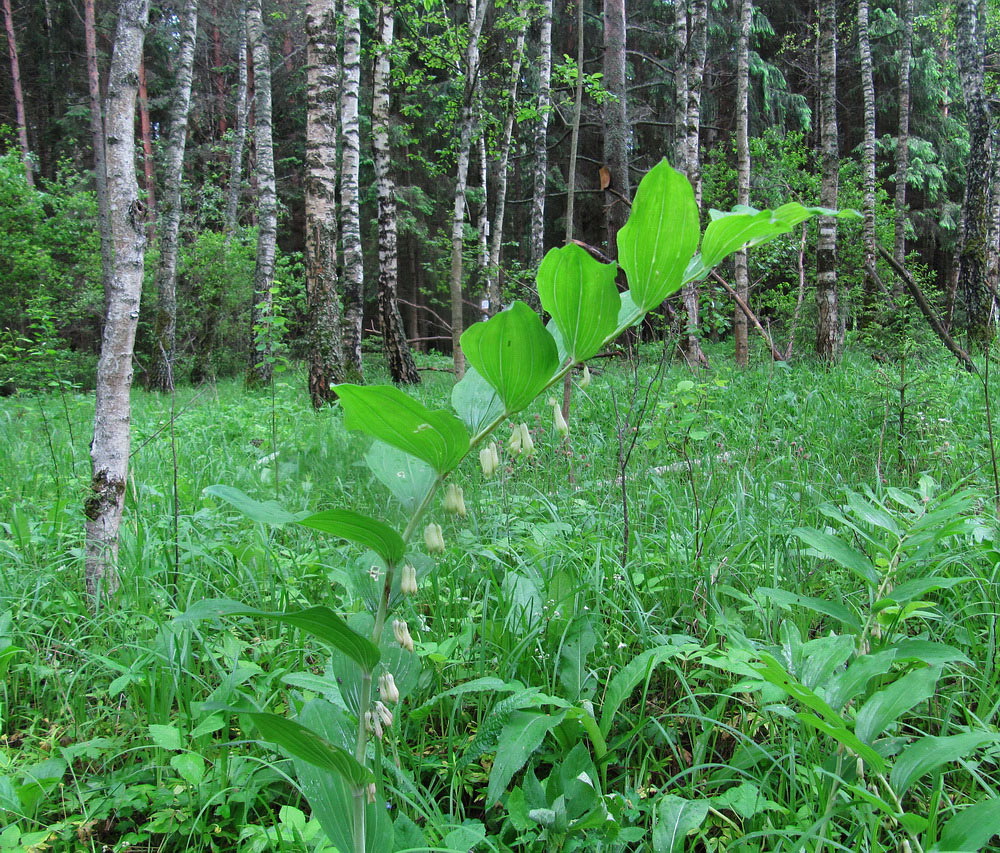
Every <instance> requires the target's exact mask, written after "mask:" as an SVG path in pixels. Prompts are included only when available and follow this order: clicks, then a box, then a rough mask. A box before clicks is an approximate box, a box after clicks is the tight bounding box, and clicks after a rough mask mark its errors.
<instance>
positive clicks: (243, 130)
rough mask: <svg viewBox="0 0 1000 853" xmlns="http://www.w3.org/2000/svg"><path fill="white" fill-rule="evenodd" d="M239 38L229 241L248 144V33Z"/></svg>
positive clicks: (228, 198) (243, 13)
mask: <svg viewBox="0 0 1000 853" xmlns="http://www.w3.org/2000/svg"><path fill="white" fill-rule="evenodd" d="M239 14H240V20H244V21H245V20H246V7H245V3H243V4H241V5H240V13H239ZM240 29H241V32H242V34H243V35H242V38H241V39H240V52H239V63H240V67H239V82H238V83H237V84H236V127H235V128H234V129H233V138H232V142H231V146H232V147H231V148H230V151H229V187H228V191H227V193H226V220H225V225H224V228H225V231H226V239H227V240H231V239H232V238H233V235H234V234H235V233H236V226H237V224H238V222H239V210H240V190H241V188H242V186H243V149H244V148H245V147H246V141H247V113H248V111H249V104H248V100H247V91H248V89H249V80H248V79H247V78H248V77H249V68H248V66H249V64H250V57H249V55H248V53H247V51H248V46H247V30H246V27H241V28H240Z"/></svg>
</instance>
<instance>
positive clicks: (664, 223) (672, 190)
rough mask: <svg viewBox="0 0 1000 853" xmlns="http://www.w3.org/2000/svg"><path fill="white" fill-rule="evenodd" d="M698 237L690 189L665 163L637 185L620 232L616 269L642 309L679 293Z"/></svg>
mask: <svg viewBox="0 0 1000 853" xmlns="http://www.w3.org/2000/svg"><path fill="white" fill-rule="evenodd" d="M699 231H700V227H699V224H698V205H697V204H696V203H695V200H694V190H693V189H692V188H691V183H690V182H689V181H688V179H687V178H686V177H685V176H684V175H682V174H681V173H680V172H678V171H676V170H675V169H672V168H671V167H670V164H669V163H667V161H666V160H661V161H660V162H659V163H658V164H657V165H656V166H654V167H653V168H652V169H650V170H649V172H647V173H646V176H645V177H644V178H643V179H642V181H641V182H640V183H639V187H638V189H637V190H636V192H635V200H634V201H633V202H632V212H631V214H630V215H629V218H628V222H626V223H625V225H624V226H623V227H622V229H621V230H620V231H619V232H618V263H619V265H620V266H621V268H622V269H623V270H625V273H626V275H627V276H628V283H629V288H630V290H631V296H632V300H633V301H634V302H635V304H636V306H637V307H638V308H639V309H641V310H642V311H649V310H651V309H652V308H655V307H656V306H658V305H659V304H660V303H661V302H662V301H663V300H664V299H666V298H667V297H668V296H670V294H672V293H676V292H677V291H678V290H680V288H681V285H682V284H683V283H684V272H685V270H686V269H687V266H688V264H689V263H690V261H691V256H692V255H693V254H694V252H695V249H697V248H698V238H699V236H700V233H699Z"/></svg>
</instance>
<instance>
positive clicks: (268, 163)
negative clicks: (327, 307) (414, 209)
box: [247, 0, 278, 385]
mask: <svg viewBox="0 0 1000 853" xmlns="http://www.w3.org/2000/svg"><path fill="white" fill-rule="evenodd" d="M247 39H248V41H249V43H250V45H251V49H252V51H253V68H254V87H255V92H254V149H255V151H256V154H257V170H256V172H257V255H256V260H255V262H254V277H253V278H254V281H253V290H254V295H253V300H254V302H253V309H252V311H251V323H252V324H253V337H254V341H255V346H254V350H253V352H252V353H251V356H250V361H251V364H250V369H249V371H248V372H247V382H248V383H249V384H250V385H262V384H266V383H268V382H270V381H271V377H272V375H273V367H274V365H273V364H272V361H271V356H272V353H271V345H272V341H271V334H270V330H269V328H268V326H269V323H270V320H271V316H272V312H273V305H274V294H273V293H272V292H271V291H272V288H273V287H274V263H275V254H276V251H277V239H278V194H277V187H276V185H275V178H274V141H273V134H272V128H271V52H270V49H269V48H268V44H267V34H266V32H265V31H264V19H263V14H262V11H261V0H249V2H248V3H247Z"/></svg>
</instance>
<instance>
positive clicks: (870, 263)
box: [858, 0, 877, 318]
mask: <svg viewBox="0 0 1000 853" xmlns="http://www.w3.org/2000/svg"><path fill="white" fill-rule="evenodd" d="M868 12H869V8H868V0H858V54H859V57H860V60H861V62H860V65H861V93H862V99H863V102H864V121H865V133H864V142H863V143H862V154H861V169H862V180H863V186H864V190H863V192H864V195H863V200H862V205H861V208H862V211H861V212H862V215H863V216H864V223H863V225H862V229H861V242H862V245H863V263H864V266H865V273H864V289H863V301H864V314H865V316H866V318H870V317H871V316H872V312H873V311H874V307H875V299H876V293H877V287H876V284H875V281H874V280H873V278H872V276H871V275H870V274H869V272H868V270H874V269H875V261H876V254H875V72H874V69H873V68H872V47H871V40H870V39H869V36H868Z"/></svg>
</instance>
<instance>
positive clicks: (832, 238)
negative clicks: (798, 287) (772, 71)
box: [816, 0, 843, 361]
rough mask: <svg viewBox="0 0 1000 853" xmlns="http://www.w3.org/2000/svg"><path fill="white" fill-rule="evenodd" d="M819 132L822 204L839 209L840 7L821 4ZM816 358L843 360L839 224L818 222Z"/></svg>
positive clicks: (832, 1)
mask: <svg viewBox="0 0 1000 853" xmlns="http://www.w3.org/2000/svg"><path fill="white" fill-rule="evenodd" d="M819 102H820V106H819V132H820V159H821V160H822V183H821V185H820V203H821V204H822V205H823V206H824V207H836V206H837V195H838V188H839V186H838V181H839V171H840V153H839V146H838V143H837V4H836V0H819ZM816 305H817V308H818V312H819V316H818V322H817V326H816V354H817V355H818V356H820V357H821V358H824V359H826V360H827V361H834V360H836V359H837V358H839V357H840V349H841V346H842V344H843V334H842V327H841V324H840V306H839V295H838V292H837V220H836V218H835V217H832V216H821V217H820V219H819V239H818V240H817V242H816Z"/></svg>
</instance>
